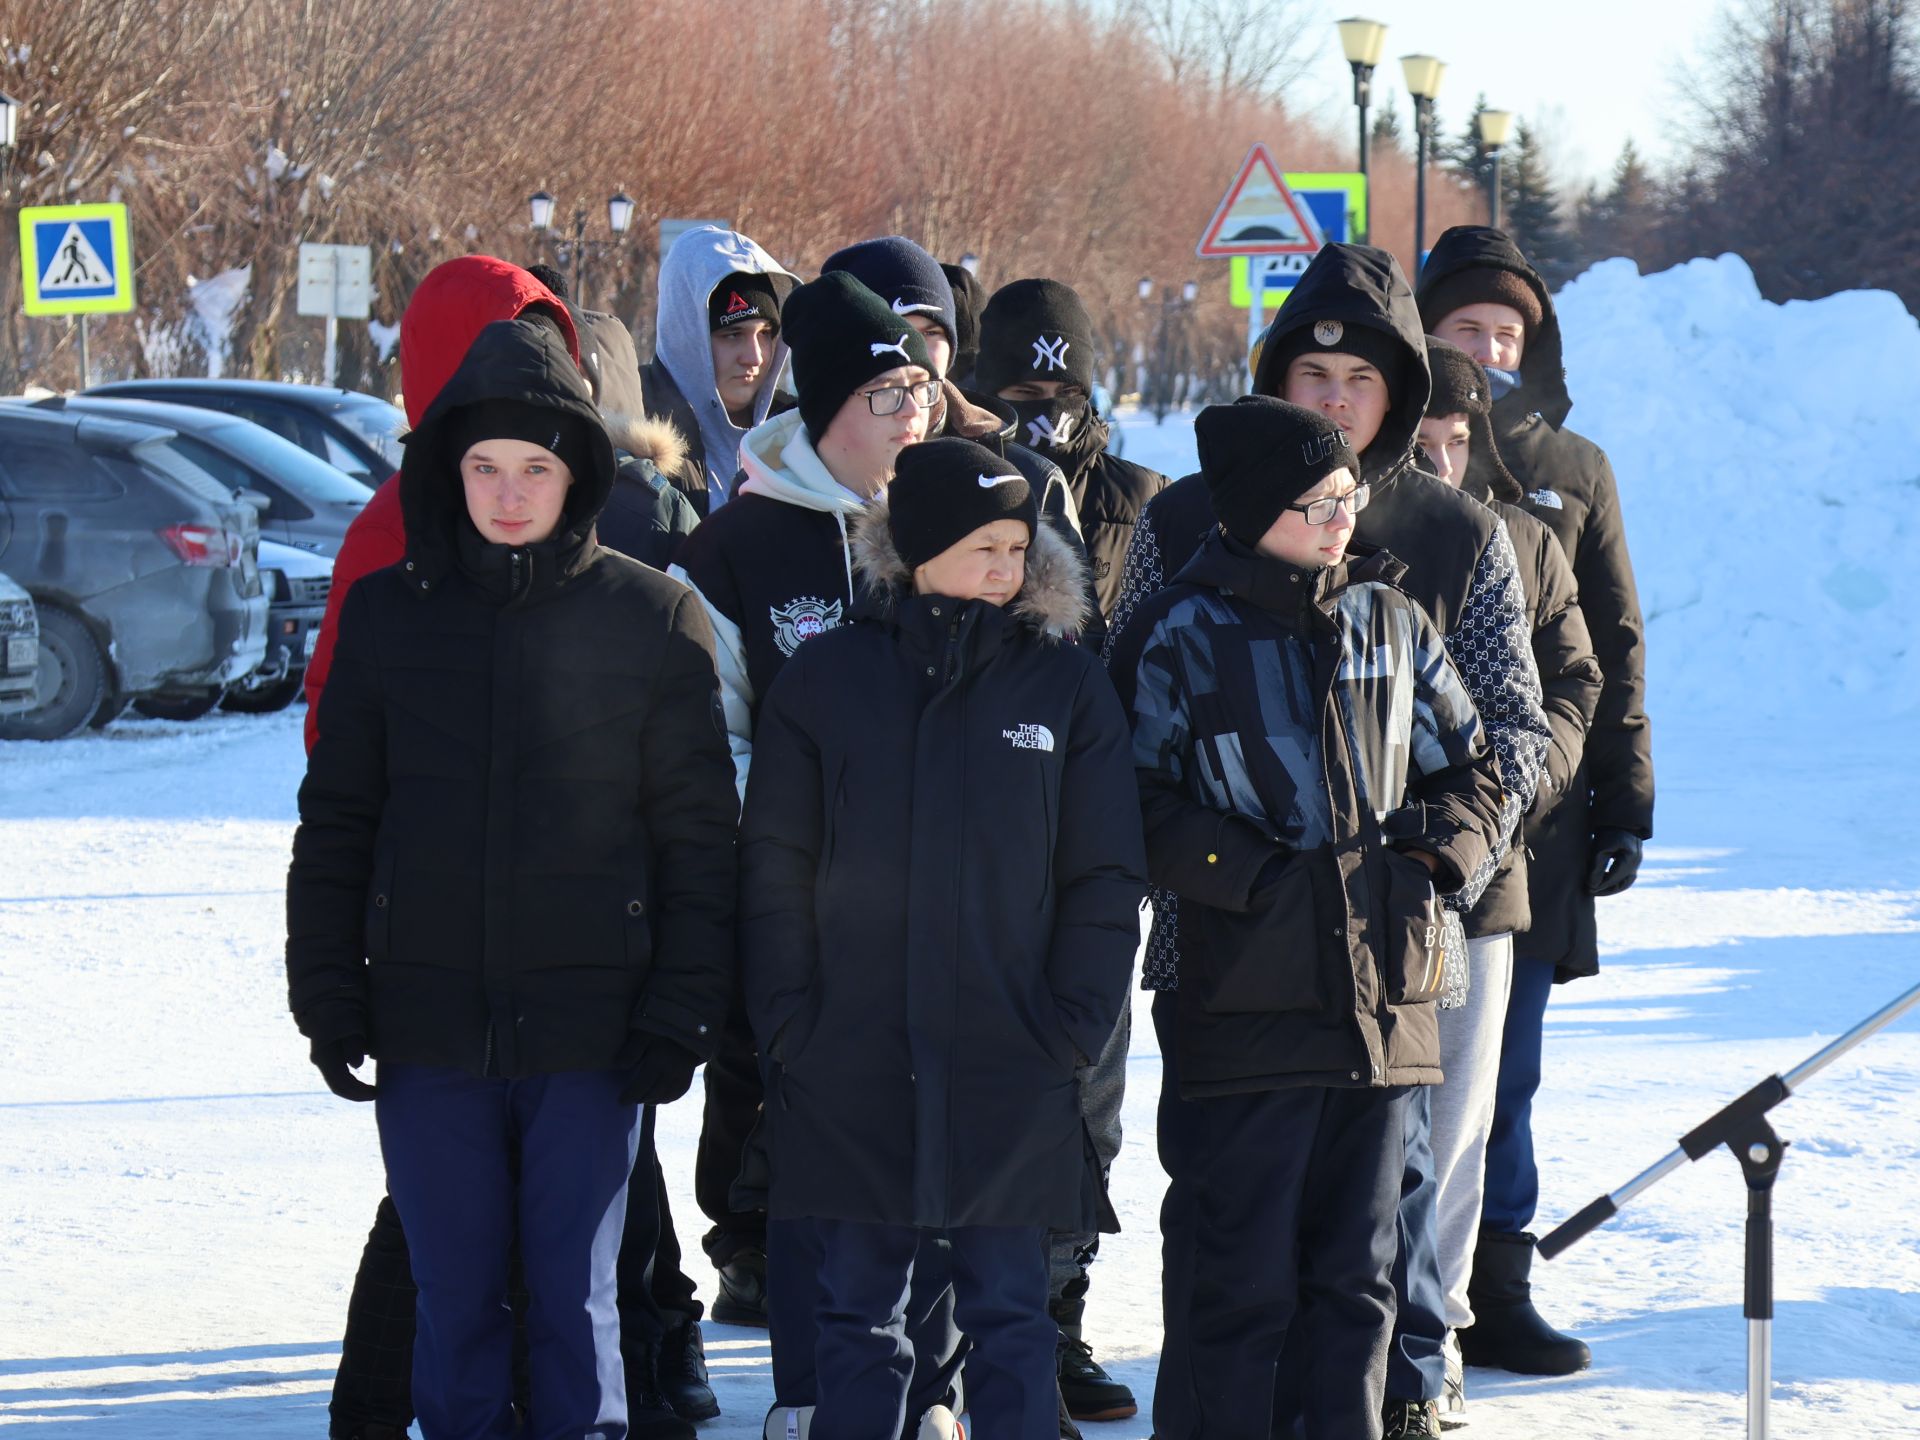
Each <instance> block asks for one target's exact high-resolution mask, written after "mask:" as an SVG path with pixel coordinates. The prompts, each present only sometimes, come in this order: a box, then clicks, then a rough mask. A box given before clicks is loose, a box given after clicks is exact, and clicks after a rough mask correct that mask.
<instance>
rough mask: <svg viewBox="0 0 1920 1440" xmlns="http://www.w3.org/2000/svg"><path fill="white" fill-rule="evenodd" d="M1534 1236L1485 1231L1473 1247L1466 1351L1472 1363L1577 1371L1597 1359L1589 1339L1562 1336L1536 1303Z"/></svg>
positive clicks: (1463, 1335) (1463, 1340)
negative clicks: (1532, 1280) (1532, 1274)
mask: <svg viewBox="0 0 1920 1440" xmlns="http://www.w3.org/2000/svg"><path fill="white" fill-rule="evenodd" d="M1533 1244H1534V1241H1533V1236H1531V1235H1525V1234H1522V1235H1503V1234H1500V1233H1499V1232H1497V1231H1493V1230H1482V1231H1481V1232H1480V1243H1479V1244H1478V1245H1477V1246H1475V1247H1474V1252H1473V1279H1472V1280H1471V1281H1470V1282H1469V1283H1468V1285H1467V1303H1468V1304H1470V1305H1471V1306H1472V1307H1473V1324H1472V1325H1470V1326H1469V1327H1468V1328H1467V1329H1465V1330H1462V1331H1460V1332H1459V1337H1460V1355H1461V1358H1462V1359H1463V1360H1465V1361H1466V1363H1467V1364H1469V1365H1484V1366H1487V1367H1488V1368H1489V1369H1493V1370H1508V1371H1511V1372H1512V1373H1513V1374H1515V1375H1571V1374H1573V1373H1574V1372H1575V1371H1576V1370H1584V1369H1586V1368H1587V1366H1588V1365H1590V1364H1592V1363H1593V1352H1592V1351H1591V1350H1589V1349H1587V1347H1586V1345H1585V1343H1584V1342H1582V1341H1580V1340H1576V1339H1575V1338H1574V1337H1573V1336H1571V1335H1562V1334H1561V1333H1560V1332H1559V1331H1558V1330H1556V1329H1554V1328H1553V1327H1552V1326H1551V1325H1549V1324H1548V1323H1547V1322H1546V1321H1545V1320H1543V1319H1542V1318H1541V1316H1540V1312H1539V1311H1538V1310H1536V1309H1534V1308H1533V1293H1532V1286H1531V1285H1530V1283H1529V1282H1528V1278H1527V1277H1528V1273H1529V1271H1531V1270H1532V1268H1533Z"/></svg>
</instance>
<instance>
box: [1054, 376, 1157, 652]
mask: <svg viewBox="0 0 1920 1440" xmlns="http://www.w3.org/2000/svg"><path fill="white" fill-rule="evenodd" d="M1110 433H1111V428H1110V427H1109V425H1108V423H1107V421H1105V420H1104V419H1101V418H1100V417H1099V416H1096V415H1093V414H1092V413H1091V412H1089V416H1088V420H1087V423H1086V424H1084V425H1082V426H1081V427H1080V429H1079V431H1078V432H1077V433H1076V434H1074V436H1073V438H1072V440H1071V442H1070V443H1069V444H1068V445H1066V446H1065V447H1057V446H1050V447H1048V448H1046V449H1045V450H1042V451H1039V452H1037V453H1040V454H1041V455H1043V456H1044V457H1045V458H1046V459H1049V460H1052V461H1053V462H1054V463H1056V464H1058V465H1059V466H1060V468H1061V470H1062V471H1063V472H1064V473H1065V475H1066V477H1067V487H1068V489H1069V490H1070V491H1071V492H1072V494H1073V503H1074V507H1075V509H1076V510H1077V511H1078V512H1079V517H1080V534H1081V536H1082V538H1083V539H1084V540H1085V541H1086V546H1087V560H1088V563H1089V564H1090V565H1091V566H1092V568H1093V589H1094V594H1095V595H1096V596H1098V597H1099V601H1100V614H1101V617H1102V619H1103V620H1104V621H1105V622H1106V626H1107V629H1108V630H1109V632H1110V631H1111V630H1112V628H1113V618H1114V611H1115V610H1116V609H1117V608H1118V606H1119V604H1120V593H1121V578H1122V574H1123V572H1124V571H1125V569H1126V560H1127V547H1128V546H1129V545H1131V544H1132V543H1133V530H1134V526H1135V525H1137V524H1138V523H1139V521H1140V514H1141V512H1142V511H1143V510H1145V509H1146V507H1147V502H1148V501H1150V500H1152V499H1153V497H1154V496H1156V495H1158V494H1159V493H1160V492H1161V491H1162V490H1164V489H1166V488H1167V477H1166V476H1164V475H1162V474H1161V473H1160V472H1159V471H1158V470H1149V469H1147V468H1146V466H1144V465H1135V464H1134V463H1133V462H1132V461H1130V460H1122V459H1121V458H1120V457H1119V456H1118V455H1110V454H1108V453H1107V437H1108V435H1109V434H1110Z"/></svg>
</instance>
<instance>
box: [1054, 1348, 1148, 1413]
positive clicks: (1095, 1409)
mask: <svg viewBox="0 0 1920 1440" xmlns="http://www.w3.org/2000/svg"><path fill="white" fill-rule="evenodd" d="M1054 1359H1055V1361H1056V1363H1057V1364H1058V1366H1059V1372H1060V1398H1061V1401H1062V1403H1064V1404H1065V1405H1066V1407H1067V1413H1068V1414H1069V1415H1071V1416H1072V1417H1073V1418H1074V1419H1076V1420H1125V1419H1127V1418H1128V1417H1129V1416H1132V1415H1136V1414H1138V1413H1139V1411H1140V1406H1139V1405H1138V1404H1137V1403H1136V1402H1135V1400H1134V1398H1133V1391H1131V1390H1129V1389H1128V1388H1127V1387H1126V1386H1125V1385H1122V1384H1121V1383H1120V1382H1119V1381H1118V1380H1116V1379H1114V1378H1113V1377H1112V1376H1111V1375H1109V1374H1107V1372H1106V1371H1105V1370H1103V1369H1101V1368H1100V1362H1099V1361H1097V1360H1095V1359H1094V1358H1093V1347H1092V1346H1091V1345H1089V1344H1087V1342H1086V1341H1085V1340H1082V1339H1081V1338H1080V1337H1079V1336H1077V1335H1070V1334H1068V1333H1067V1332H1066V1331H1064V1330H1062V1331H1061V1332H1060V1344H1059V1347H1058V1348H1057V1349H1056V1350H1055V1351H1054Z"/></svg>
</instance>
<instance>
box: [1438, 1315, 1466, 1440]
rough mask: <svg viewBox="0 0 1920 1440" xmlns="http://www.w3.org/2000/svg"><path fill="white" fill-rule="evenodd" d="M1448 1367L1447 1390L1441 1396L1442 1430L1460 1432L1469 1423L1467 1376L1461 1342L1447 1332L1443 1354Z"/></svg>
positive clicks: (1450, 1332) (1451, 1333)
mask: <svg viewBox="0 0 1920 1440" xmlns="http://www.w3.org/2000/svg"><path fill="white" fill-rule="evenodd" d="M1443 1355H1444V1358H1445V1360H1446V1366H1447V1378H1446V1389H1445V1391H1444V1392H1443V1393H1442V1394H1441V1396H1440V1428H1441V1429H1442V1430H1460V1429H1463V1428H1465V1426H1466V1423H1467V1375H1466V1369H1465V1366H1464V1365H1463V1364H1462V1362H1461V1359H1460V1342H1459V1340H1458V1339H1456V1338H1455V1336H1454V1333H1453V1331H1451V1330H1449V1331H1448V1332H1447V1345H1446V1349H1445V1351H1444V1352H1443Z"/></svg>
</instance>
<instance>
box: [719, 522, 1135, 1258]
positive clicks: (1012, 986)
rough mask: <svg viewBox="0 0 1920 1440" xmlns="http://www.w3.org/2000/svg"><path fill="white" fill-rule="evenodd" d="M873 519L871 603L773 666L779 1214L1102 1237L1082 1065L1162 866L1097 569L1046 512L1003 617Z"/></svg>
mask: <svg viewBox="0 0 1920 1440" xmlns="http://www.w3.org/2000/svg"><path fill="white" fill-rule="evenodd" d="M735 503H738V502H735ZM729 508H731V507H729ZM855 537H856V538H855V550H856V556H857V563H858V566H859V570H860V573H861V575H862V577H863V579H864V580H865V581H866V582H867V585H868V587H869V588H868V589H867V590H866V591H865V593H864V594H863V599H862V610H861V618H860V619H859V621H858V622H857V623H855V624H852V625H850V626H846V627H842V628H840V629H838V630H835V631H834V632H833V633H831V634H829V635H826V636H823V637H822V638H820V639H819V640H816V641H813V642H811V643H809V644H807V645H806V646H805V647H803V648H802V649H801V651H800V653H799V654H797V655H795V656H794V657H793V659H792V661H791V662H790V663H789V664H788V665H787V666H786V667H785V668H784V669H783V670H782V671H781V673H780V676H779V678H778V679H777V680H776V681H775V682H774V684H773V687H772V689H771V691H770V692H769V693H768V695H767V697H766V700H765V703H764V704H763V705H762V706H761V710H760V719H759V728H758V730H757V732H756V735H755V744H754V756H755V758H754V765H753V773H752V778H751V780H750V782H749V784H748V787H747V804H746V814H745V818H744V821H743V824H742V829H741V888H740V896H741V898H740V944H741V959H742V974H743V980H744V985H745V991H746V1003H747V1012H748V1015H749V1017H750V1019H751V1021H752V1024H753V1029H754V1033H755V1035H756V1037H757V1039H758V1041H759V1044H760V1049H761V1053H762V1055H763V1057H765V1060H766V1062H767V1065H768V1069H769V1085H768V1095H769V1098H768V1101H767V1122H768V1123H767V1130H768V1134H769V1139H770V1142H771V1152H772V1190H771V1195H770V1198H769V1206H768V1209H769V1213H770V1214H772V1215H776V1216H815V1217H830V1218H838V1219H847V1220H859V1221H868V1222H878V1223H887V1224H900V1225H919V1226H927V1227H934V1228H943V1227H947V1226H956V1225H1047V1226H1051V1227H1053V1228H1055V1229H1062V1230H1089V1229H1091V1228H1093V1224H1094V1222H1095V1219H1096V1215H1097V1211H1098V1209H1099V1208H1100V1206H1099V1200H1100V1188H1099V1176H1098V1171H1097V1168H1096V1167H1095V1166H1094V1165H1093V1164H1092V1163H1091V1160H1090V1156H1091V1153H1092V1151H1091V1146H1090V1145H1089V1144H1088V1143H1087V1142H1086V1139H1085V1132H1084V1128H1083V1123H1082V1120H1081V1117H1080V1105H1079V1098H1078V1092H1077V1090H1076V1088H1075V1083H1074V1068H1075V1064H1076V1061H1079V1062H1084V1061H1085V1060H1086V1058H1087V1057H1089V1056H1093V1055H1097V1054H1099V1053H1100V1050H1101V1048H1102V1047H1103V1046H1104V1045H1105V1044H1106V1042H1107V1040H1108V1038H1109V1037H1110V1036H1111V1035H1112V1033H1113V1029H1114V1026H1115V1024H1116V1023H1117V1022H1118V1019H1119V1016H1120V1012H1121V1008H1122V1006H1124V1005H1125V1004H1126V995H1127V979H1128V975H1129V973H1130V971H1131V969H1132V964H1133V954H1134V951H1135V949H1136V948H1137V945H1138V941H1139V914H1138V911H1139V903H1140V897H1141V894H1142V892H1143V890H1144V888H1145V874H1144V871H1145V858H1144V855H1143V853H1142V846H1141V839H1140V812H1139V807H1138V804H1137V801H1136V799H1135V796H1134V793H1133V787H1132V769H1131V763H1130V760H1129V748H1128V737H1127V726H1126V721H1125V718H1124V717H1123V716H1122V714H1121V712H1120V707H1119V704H1118V702H1117V701H1116V700H1115V698H1114V694H1113V687H1112V686H1111V685H1110V684H1109V683H1108V681H1107V678H1106V676H1105V674H1104V673H1103V672H1102V670H1101V667H1100V663H1099V661H1098V659H1097V658H1096V657H1094V656H1093V655H1092V654H1091V653H1089V652H1088V651H1086V650H1084V649H1082V648H1079V647H1076V646H1074V645H1071V644H1068V643H1066V642H1065V640H1064V639H1063V636H1064V635H1065V634H1069V633H1072V632H1073V631H1075V630H1077V628H1078V626H1079V624H1080V623H1081V620H1082V618H1083V617H1082V614H1081V611H1082V609H1083V606H1084V601H1083V599H1082V591H1083V584H1084V572H1083V570H1082V569H1081V567H1080V565H1079V562H1078V561H1077V560H1076V559H1075V558H1074V557H1073V556H1072V554H1071V552H1070V551H1069V549H1068V548H1067V547H1066V545H1065V544H1064V543H1063V542H1062V541H1061V540H1060V539H1059V538H1058V537H1057V536H1056V535H1054V534H1053V533H1052V532H1051V531H1049V530H1047V529H1046V528H1045V527H1042V528H1041V529H1040V531H1039V532H1038V534H1037V535H1036V536H1035V539H1034V544H1033V548H1032V549H1031V551H1030V552H1029V557H1028V568H1027V576H1026V582H1025V584H1024V585H1023V586H1022V588H1021V591H1020V594H1019V595H1018V596H1017V597H1016V598H1015V600H1014V601H1013V603H1012V604H1011V605H1010V606H1009V607H1008V608H1007V609H1006V610H1004V611H1002V610H1000V609H998V608H996V607H994V606H991V605H988V604H985V603H984V602H980V601H971V602H955V601H952V600H948V599H944V598H941V597H938V596H915V595H913V594H912V592H911V579H910V576H909V572H908V570H907V568H906V566H905V565H904V564H903V563H902V562H901V561H900V559H899V558H898V556H897V554H896V553H895V552H894V550H893V548H892V544H891V541H890V540H889V538H888V535H887V526H886V502H885V500H884V498H882V499H880V500H876V501H875V502H873V504H872V505H871V506H869V507H868V509H867V510H866V511H865V512H864V513H863V514H862V515H861V517H860V518H859V519H858V520H857V521H856V522H855Z"/></svg>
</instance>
